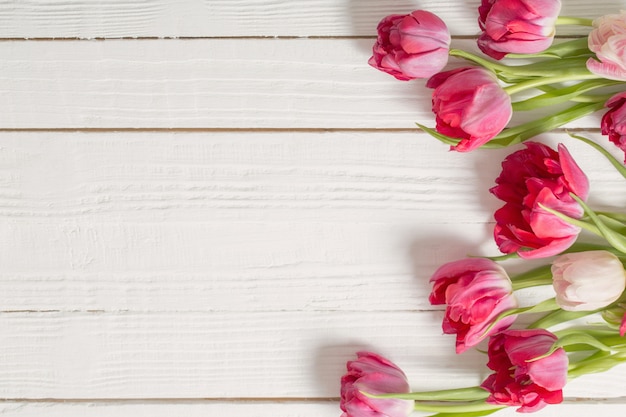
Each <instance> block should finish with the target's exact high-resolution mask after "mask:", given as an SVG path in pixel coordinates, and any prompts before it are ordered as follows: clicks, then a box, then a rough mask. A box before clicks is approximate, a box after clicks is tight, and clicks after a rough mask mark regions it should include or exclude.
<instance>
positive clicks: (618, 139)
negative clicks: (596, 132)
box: [601, 92, 626, 163]
mask: <svg viewBox="0 0 626 417" xmlns="http://www.w3.org/2000/svg"><path fill="white" fill-rule="evenodd" d="M605 106H606V107H608V108H609V110H608V111H607V112H606V113H605V114H604V116H602V122H601V128H602V134H603V135H608V137H609V140H610V141H611V142H612V143H614V144H615V145H616V146H617V147H618V148H620V149H621V150H622V151H623V152H624V163H626V92H622V93H618V94H615V95H614V96H613V97H611V98H610V99H609V100H608V101H607V102H606V105H605Z"/></svg>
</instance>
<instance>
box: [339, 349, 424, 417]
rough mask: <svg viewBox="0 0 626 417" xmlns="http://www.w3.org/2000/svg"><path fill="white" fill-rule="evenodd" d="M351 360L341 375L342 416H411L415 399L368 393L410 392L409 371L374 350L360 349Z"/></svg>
mask: <svg viewBox="0 0 626 417" xmlns="http://www.w3.org/2000/svg"><path fill="white" fill-rule="evenodd" d="M357 356H358V358H357V359H356V360H353V361H348V363H347V365H346V367H347V373H346V374H345V375H344V376H343V377H342V378H341V401H340V403H339V406H340V407H341V409H342V410H343V414H342V417H407V416H408V415H409V414H410V413H411V412H412V411H413V406H414V404H415V402H414V401H412V400H401V399H396V398H372V397H370V396H368V395H367V394H373V395H381V394H406V393H409V392H410V387H409V383H408V382H407V379H406V375H405V374H404V372H402V370H401V369H400V368H398V366H397V365H395V364H394V363H393V362H391V361H390V360H388V359H386V358H383V357H382V356H380V355H377V354H375V353H372V352H358V353H357Z"/></svg>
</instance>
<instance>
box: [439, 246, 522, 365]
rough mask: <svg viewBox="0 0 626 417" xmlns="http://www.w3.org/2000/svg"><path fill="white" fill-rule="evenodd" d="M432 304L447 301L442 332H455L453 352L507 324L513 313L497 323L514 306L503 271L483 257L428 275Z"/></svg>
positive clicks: (460, 261) (457, 262)
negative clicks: (454, 349)
mask: <svg viewBox="0 0 626 417" xmlns="http://www.w3.org/2000/svg"><path fill="white" fill-rule="evenodd" d="M430 282H431V283H432V285H433V290H432V292H431V294H430V297H429V300H430V303H431V304H435V305H436V304H446V313H445V316H444V319H443V324H442V328H443V332H444V333H446V334H456V352H457V353H462V352H464V351H466V350H467V349H469V348H470V347H472V346H476V345H477V344H478V343H480V342H481V341H482V340H483V339H485V338H486V337H488V336H489V335H491V334H494V333H496V332H498V331H501V330H503V329H505V328H507V327H509V326H510V325H511V324H512V323H513V321H515V318H516V316H515V315H511V316H507V317H505V318H503V319H501V320H499V321H497V322H496V319H497V318H498V316H499V315H500V314H501V313H503V312H505V311H507V310H510V309H513V308H515V307H517V301H516V299H515V297H514V296H513V287H512V284H511V280H510V279H509V277H508V275H507V274H506V271H505V270H504V269H503V268H502V267H501V266H500V265H498V264H497V263H495V262H493V261H491V260H489V259H484V258H469V259H462V260H459V261H455V262H450V263H447V264H445V265H443V266H441V267H440V268H439V269H437V271H435V273H434V274H433V276H432V277H431V278H430Z"/></svg>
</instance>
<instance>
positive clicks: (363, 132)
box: [0, 0, 626, 417]
mask: <svg viewBox="0 0 626 417" xmlns="http://www.w3.org/2000/svg"><path fill="white" fill-rule="evenodd" d="M477 4H478V2H477V1H467V2H455V1H453V0H448V1H424V2H410V1H389V2H381V1H373V0H360V1H338V0H316V1H303V0H301V1H295V0H292V1H268V0H266V1H260V0H259V1H255V0H247V1H242V0H237V1H226V0H224V1H220V0H206V1H203V2H201V1H191V0H189V1H182V0H181V1H164V0H161V1H148V0H143V1H132V2H124V1H111V2H104V3H103V2H100V1H90V0H83V1H63V2H60V1H28V2H17V1H4V2H0V38H2V40H0V53H1V56H2V57H3V59H2V60H1V61H0V91H1V95H0V97H2V101H1V102H0V106H1V108H0V110H1V111H0V265H2V268H0V293H1V294H2V299H1V300H0V334H2V335H3V340H2V347H0V413H3V414H6V415H10V416H19V417H22V416H74V415H76V416H78V415H81V416H90V417H92V416H103V417H106V416H113V415H115V416H121V415H129V416H131V415H132V416H142V415H146V416H148V415H149V416H157V417H158V416H170V415H171V416H174V415H176V416H179V415H185V416H192V417H193V416H196V415H198V416H199V415H203V416H206V415H209V416H212V415H223V416H235V417H237V416H252V415H254V416H261V417H264V416H268V417H269V416H303V417H307V416H316V417H317V416H337V415H339V414H340V411H339V409H338V403H337V397H338V395H339V391H338V389H339V377H340V375H341V374H342V372H343V370H344V366H345V361H346V360H347V359H350V358H351V357H352V356H353V354H354V352H355V351H356V350H358V349H362V348H368V349H373V350H376V351H379V352H381V353H383V354H385V355H388V356H389V357H391V358H392V359H394V360H395V361H397V362H398V364H399V365H401V366H402V368H403V369H405V370H406V372H407V374H408V375H409V377H410V379H411V382H412V385H413V387H414V388H415V389H430V388H433V387H441V388H444V387H449V386H450V385H449V384H450V381H454V382H455V384H458V385H459V386H462V385H468V384H477V383H479V382H480V380H481V379H482V378H483V377H484V374H485V370H484V365H483V363H484V357H483V356H482V355H481V354H479V353H470V354H467V355H465V356H463V357H459V356H456V355H454V353H453V350H452V346H453V341H452V337H451V336H442V335H441V331H440V328H439V321H440V319H441V309H439V308H432V307H431V306H429V305H428V303H427V300H426V296H427V294H428V290H429V288H428V285H427V282H426V281H427V279H428V277H429V275H430V273H432V271H434V269H436V268H437V266H439V265H440V264H441V263H443V262H446V261H450V260H454V259H457V258H459V257H462V256H464V255H465V254H466V253H468V252H469V253H474V254H496V253H497V251H496V249H495V246H494V244H493V242H492V241H491V237H490V228H491V225H492V224H491V222H492V220H491V215H492V212H493V210H494V209H496V208H497V207H498V202H497V201H495V199H493V198H492V197H491V196H490V195H489V193H488V191H487V190H488V188H489V187H490V186H491V185H492V184H493V179H494V178H495V176H496V175H497V174H498V172H499V161H500V160H501V159H502V158H503V157H504V156H505V155H507V154H508V153H509V152H510V150H502V151H477V152H475V153H472V154H469V155H465V154H458V153H451V152H448V150H447V148H446V147H445V146H443V145H441V144H439V143H437V142H436V141H434V140H433V139H431V138H429V137H427V136H426V135H424V134H421V133H419V132H417V130H416V129H414V123H415V122H421V123H426V124H430V125H432V124H433V122H432V120H431V119H432V116H431V115H430V111H429V103H428V101H429V91H427V90H426V89H425V88H424V87H423V83H422V82H417V81H416V82H411V83H401V82H399V81H395V80H393V79H391V77H388V76H387V75H385V74H381V73H378V72H377V71H375V70H373V69H371V68H370V67H368V66H367V64H366V61H367V58H368V57H369V54H370V48H371V44H372V42H373V35H374V33H375V25H376V23H377V21H378V20H379V19H380V18H381V17H383V16H384V15H386V14H389V13H393V12H403V11H410V10H412V9H414V8H416V7H423V8H426V9H429V10H432V11H434V12H436V13H438V14H439V15H440V16H441V17H443V18H444V19H445V20H446V21H447V22H449V24H450V26H451V30H452V33H453V34H454V35H455V40H454V42H455V43H456V44H457V45H459V46H461V47H463V48H469V47H472V46H471V45H472V44H473V40H472V39H471V37H472V36H473V35H475V34H476V28H475V23H474V22H475V18H476V16H475V8H476V6H477ZM625 6H626V4H624V2H621V1H599V2H596V3H594V4H593V5H591V4H588V3H587V2H582V1H568V2H567V4H564V14H569V15H577V16H587V17H595V16H597V15H600V14H603V13H609V12H613V11H616V10H619V9H620V8H624V7H625ZM560 33H563V34H565V35H571V34H575V33H576V32H575V31H572V29H571V28H564V30H563V31H562V32H560ZM275 37H279V39H275ZM292 37H297V39H296V38H292ZM460 37H462V38H464V39H460ZM26 38H38V40H27V39H26ZM84 38H99V39H100V38H101V39H105V40H79V39H84ZM113 38H124V39H113ZM135 38H141V39H135ZM161 38H179V39H161ZM180 38H183V39H180ZM266 38H267V39H266ZM320 38H321V39H320ZM598 122H599V116H598V115H595V116H592V117H588V118H585V119H584V120H581V121H578V122H576V123H575V124H572V125H570V126H569V127H570V128H572V127H576V128H579V129H582V131H583V132H586V133H587V134H588V135H593V136H594V137H596V138H600V135H599V133H598V129H597V128H598ZM540 139H541V140H544V141H546V142H548V143H552V144H554V143H556V142H558V141H564V142H566V144H567V145H568V147H569V148H570V149H571V151H572V153H573V154H574V156H575V157H577V156H578V157H579V158H578V160H579V162H580V164H581V165H582V166H583V169H585V170H586V172H587V173H588V174H589V177H590V179H591V184H592V185H591V186H592V193H591V197H590V201H591V203H592V204H594V205H595V206H599V207H610V206H620V207H623V206H624V205H626V194H625V193H622V192H621V191H620V190H621V189H622V188H620V187H623V180H620V179H619V178H618V176H617V175H616V174H615V173H614V172H613V170H612V168H611V167H610V166H608V164H607V163H606V161H604V160H603V158H602V157H600V156H598V155H597V154H595V153H593V152H592V151H591V150H590V149H589V148H586V147H585V145H583V144H581V143H578V142H574V141H573V140H571V139H568V138H567V136H566V134H565V133H564V132H563V131H559V132H555V133H551V134H547V135H543V136H542V137H541V138H540ZM616 155H618V153H616ZM618 156H619V155H618ZM519 268H520V266H519V265H517V264H512V265H511V269H512V270H513V271H515V270H517V269H519ZM540 296H541V292H540V291H537V292H534V291H530V292H527V294H526V297H528V300H534V299H536V298H537V297H540ZM625 383H626V370H624V369H623V368H617V369H615V370H613V371H611V372H610V373H608V374H600V375H591V376H587V377H584V378H581V379H579V380H576V381H573V382H572V383H571V384H569V385H568V387H567V390H566V393H565V394H566V396H567V401H566V403H565V404H563V405H561V406H558V407H559V408H549V409H546V410H545V411H544V412H541V413H538V414H537V415H538V416H549V415H554V414H555V413H557V414H559V415H570V416H573V417H578V416H587V415H589V413H590V412H593V413H597V414H598V415H612V414H613V415H619V414H620V413H623V411H624V410H625V409H626V392H625V390H624V388H623V387H624V385H625ZM607 398H608V400H607ZM513 413H514V412H513V411H512V410H508V411H505V412H501V413H500V414H498V415H502V416H512V415H514V414H513ZM616 413H617V414H616Z"/></svg>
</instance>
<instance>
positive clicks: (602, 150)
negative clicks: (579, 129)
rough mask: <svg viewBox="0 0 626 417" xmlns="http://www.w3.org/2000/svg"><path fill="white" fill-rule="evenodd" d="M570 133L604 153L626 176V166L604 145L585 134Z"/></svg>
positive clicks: (623, 175) (618, 170) (625, 176)
mask: <svg viewBox="0 0 626 417" xmlns="http://www.w3.org/2000/svg"><path fill="white" fill-rule="evenodd" d="M569 135H570V136H571V137H573V138H574V139H578V140H580V141H582V142H584V143H586V144H587V145H589V146H591V147H592V148H594V149H596V150H598V151H599V152H600V153H601V154H602V155H604V157H605V158H606V159H608V160H609V162H610V163H611V165H613V166H614V167H615V169H617V172H619V173H620V174H621V175H622V177H624V178H626V167H625V166H624V165H623V164H622V163H621V162H620V161H618V160H617V159H615V157H614V156H613V155H612V154H611V153H610V152H609V151H607V150H606V149H604V148H603V147H602V146H600V145H598V144H597V143H596V142H594V141H592V140H591V139H587V138H586V137H584V136H579V135H574V134H572V133H570V134H569Z"/></svg>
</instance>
